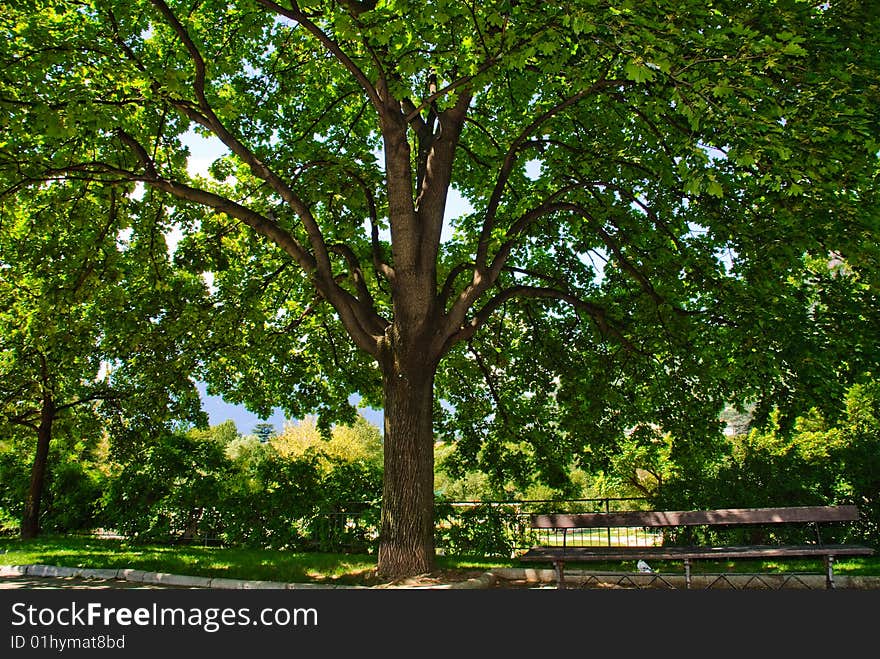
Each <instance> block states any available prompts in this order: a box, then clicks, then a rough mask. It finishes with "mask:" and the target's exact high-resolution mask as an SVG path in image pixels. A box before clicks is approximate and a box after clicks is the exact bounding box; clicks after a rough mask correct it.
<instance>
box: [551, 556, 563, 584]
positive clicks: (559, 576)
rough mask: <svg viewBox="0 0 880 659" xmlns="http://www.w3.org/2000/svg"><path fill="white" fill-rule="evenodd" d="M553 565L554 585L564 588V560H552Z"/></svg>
mask: <svg viewBox="0 0 880 659" xmlns="http://www.w3.org/2000/svg"><path fill="white" fill-rule="evenodd" d="M553 567H555V568H556V587H557V588H560V589H562V588H565V576H564V575H565V561H553Z"/></svg>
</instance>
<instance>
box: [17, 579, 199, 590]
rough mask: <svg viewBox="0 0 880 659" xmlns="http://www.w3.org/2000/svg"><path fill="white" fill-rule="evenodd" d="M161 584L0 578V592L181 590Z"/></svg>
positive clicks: (122, 580) (97, 580) (101, 580)
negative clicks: (40, 590)
mask: <svg viewBox="0 0 880 659" xmlns="http://www.w3.org/2000/svg"><path fill="white" fill-rule="evenodd" d="M182 587H183V586H167V585H163V584H149V583H138V582H136V581H126V580H124V579H80V578H77V577H27V576H16V577H0V590H15V589H54V590H57V589H76V590H116V589H120V588H123V589H126V590H130V589H164V590H167V589H168V588H182Z"/></svg>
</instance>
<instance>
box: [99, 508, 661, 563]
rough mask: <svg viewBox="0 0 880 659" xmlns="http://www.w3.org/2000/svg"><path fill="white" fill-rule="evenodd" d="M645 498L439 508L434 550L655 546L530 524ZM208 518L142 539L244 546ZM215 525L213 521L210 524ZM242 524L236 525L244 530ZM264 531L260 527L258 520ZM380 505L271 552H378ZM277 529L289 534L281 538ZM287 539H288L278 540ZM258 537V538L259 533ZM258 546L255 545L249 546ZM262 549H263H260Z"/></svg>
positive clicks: (505, 553)
mask: <svg viewBox="0 0 880 659" xmlns="http://www.w3.org/2000/svg"><path fill="white" fill-rule="evenodd" d="M645 503H646V502H645V499H643V498H637V497H603V498H594V499H565V500H560V499H552V500H551V499H543V500H516V501H445V500H437V501H436V502H435V515H434V518H435V534H434V544H435V548H436V549H437V552H438V553H439V554H446V555H461V556H484V557H512V556H514V555H516V554H517V553H518V552H520V551H522V550H524V549H527V548H529V547H531V546H533V545H535V544H556V543H558V544H560V545H561V544H567V545H569V546H576V545H578V544H606V545H617V544H636V543H645V544H648V543H650V542H652V538H651V537H650V536H649V535H648V534H646V533H645V531H644V530H641V529H594V530H588V529H570V530H568V531H567V532H565V531H563V530H558V531H557V530H554V529H540V530H536V529H532V528H530V524H529V517H530V516H531V515H533V514H539V513H550V512H565V513H577V512H613V511H622V510H638V509H641V508H644V506H645ZM215 512H216V511H205V513H206V514H205V515H204V517H203V520H204V521H205V522H206V523H204V524H199V525H198V526H197V527H196V530H191V529H188V530H186V531H185V532H180V533H168V534H167V535H166V534H161V535H158V536H157V535H155V534H149V535H147V536H144V538H143V539H145V540H149V541H150V542H158V543H162V544H181V543H185V544H191V545H202V546H239V545H241V544H243V543H240V542H236V541H235V540H234V539H233V538H234V537H235V536H236V535H237V534H234V533H233V534H227V533H226V531H225V529H224V520H223V516H222V515H216V514H213V513H215ZM208 520H210V521H208ZM241 521H242V520H238V523H239V525H240V523H241ZM253 521H254V525H255V526H258V525H259V521H258V520H253ZM379 524H380V511H379V504H378V503H372V502H371V503H365V502H351V504H348V505H344V506H340V507H339V508H337V509H335V510H332V511H319V512H316V513H314V514H312V515H311V516H309V517H307V518H297V519H290V520H285V521H284V523H283V524H281V525H273V526H274V528H273V535H272V539H271V542H266V543H265V544H266V547H267V548H269V547H273V546H274V547H288V548H295V549H297V550H300V551H321V552H334V553H335V552H349V553H373V552H375V551H376V549H377V548H378V542H379ZM279 526H282V527H285V528H287V529H288V531H287V532H281V531H280V529H279ZM279 534H280V535H281V536H284V535H286V536H288V537H279ZM96 535H101V536H104V537H114V538H120V537H122V536H120V535H119V534H118V533H117V532H116V531H115V530H112V529H101V530H100V532H98V533H96ZM254 535H255V536H259V535H260V532H259V531H256V530H255V533H254ZM248 544H249V545H250V546H254V543H248ZM260 544H262V543H259V542H257V543H256V545H257V546H259V545H260Z"/></svg>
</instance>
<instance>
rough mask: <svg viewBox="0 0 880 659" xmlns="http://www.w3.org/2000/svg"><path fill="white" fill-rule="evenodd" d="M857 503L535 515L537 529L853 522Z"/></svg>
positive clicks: (533, 519)
mask: <svg viewBox="0 0 880 659" xmlns="http://www.w3.org/2000/svg"><path fill="white" fill-rule="evenodd" d="M858 519H859V511H858V507H857V506H849V505H845V506H793V507H787V508H726V509H720V510H671V511H634V510H630V511H625V512H616V513H572V514H545V515H532V517H531V526H532V528H536V529H565V528H568V529H573V528H619V527H631V528H635V527H657V528H662V527H672V526H701V525H713V526H715V525H735V524H785V523H806V522H853V521H857V520H858Z"/></svg>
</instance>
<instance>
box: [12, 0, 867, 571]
mask: <svg viewBox="0 0 880 659" xmlns="http://www.w3.org/2000/svg"><path fill="white" fill-rule="evenodd" d="M0 20H2V21H3V23H2V25H3V27H2V28H0V29H2V36H3V39H2V45H0V57H2V62H3V65H4V66H3V71H2V73H0V104H2V108H3V111H4V113H6V115H7V121H6V122H5V123H6V126H7V130H6V133H5V134H4V136H3V138H2V145H0V149H2V155H0V167H2V168H3V172H4V176H6V177H7V178H9V179H11V180H14V183H13V184H12V188H11V192H20V191H22V190H26V189H30V187H32V186H35V185H40V184H41V182H44V181H47V180H55V179H62V178H63V179H88V180H90V181H98V182H101V183H103V184H106V185H115V186H119V188H120V189H122V190H125V191H127V192H128V193H132V192H134V191H136V190H137V188H136V187H135V186H139V185H142V186H144V188H145V190H146V193H145V194H147V195H149V196H151V197H150V198H152V196H153V195H155V198H156V199H159V198H161V199H163V200H166V201H165V202H163V203H167V204H168V205H169V206H170V207H172V208H173V211H172V212H170V213H168V214H166V215H164V216H162V217H161V218H160V219H159V220H158V221H157V226H158V227H160V228H162V229H163V230H166V231H170V230H171V229H172V228H173V227H176V228H177V229H178V230H180V231H181V232H182V234H183V237H182V239H181V241H180V243H179V244H178V245H177V248H176V251H175V253H174V258H175V261H176V263H177V264H178V265H179V266H181V267H182V268H185V269H188V270H189V271H191V272H193V273H196V274H200V275H201V274H203V273H210V275H209V276H207V277H206V281H205V285H204V286H203V287H202V290H201V291H200V292H199V293H198V295H195V296H192V297H191V298H190V299H192V300H195V298H201V300H200V301H199V303H200V304H201V303H205V304H210V305H212V309H211V320H212V324H211V330H210V332H211V333H210V336H209V337H208V338H209V340H208V343H207V347H204V345H203V347H204V349H205V350H206V354H210V357H211V358H210V359H205V360H204V374H203V375H204V377H205V378H206V379H207V381H208V382H209V383H210V384H211V385H212V386H213V387H215V388H216V390H218V391H220V392H222V393H223V394H224V395H225V396H227V397H228V398H230V399H231V400H233V401H246V402H247V403H249V405H250V406H251V407H252V408H253V409H254V410H256V411H263V412H267V411H268V410H269V409H270V408H271V406H273V405H278V404H280V405H281V406H283V407H284V408H285V410H286V411H287V412H288V414H289V415H290V416H292V417H295V418H302V417H303V416H304V414H305V413H306V412H309V411H315V410H316V411H318V412H319V413H320V414H321V419H322V423H323V424H324V427H325V428H326V427H328V424H329V423H330V421H331V420H333V419H340V420H348V421H350V420H351V419H352V418H353V417H352V415H353V410H352V409H351V407H350V405H349V404H348V399H349V396H350V395H351V394H353V393H360V394H362V395H363V396H364V397H365V400H366V402H368V403H371V404H374V405H376V406H380V405H381V406H383V407H384V409H385V434H384V444H385V446H384V448H385V450H384V459H385V468H384V474H385V486H384V493H383V506H384V509H383V526H382V541H381V543H380V550H379V568H380V571H381V572H383V573H384V574H388V575H403V574H412V573H417V572H423V571H425V570H426V569H429V568H430V566H431V562H432V560H433V548H432V544H431V535H432V524H431V517H432V506H433V491H432V487H431V479H432V473H433V465H432V460H433V451H432V444H433V438H434V418H435V414H434V407H435V404H436V402H437V401H438V400H440V399H447V400H449V401H451V402H452V404H453V408H454V409H455V410H456V413H457V414H458V421H457V423H456V426H457V428H458V432H459V434H460V435H461V437H460V438H459V439H460V441H461V442H462V445H463V448H464V452H465V453H466V454H469V455H471V456H474V457H475V458H476V456H477V455H478V453H480V451H483V452H484V460H486V461H487V462H491V463H495V464H502V465H503V464H504V462H505V461H507V460H509V459H510V456H516V455H522V456H523V457H524V459H527V460H531V461H533V462H535V463H538V464H540V465H544V466H546V471H547V472H548V477H554V475H553V474H552V472H553V465H559V464H563V463H564V458H565V457H566V456H571V455H572V454H573V453H575V452H576V451H577V450H578V447H579V446H582V445H583V444H584V443H589V442H591V441H593V439H595V438H594V437H592V436H591V434H592V433H586V434H584V433H585V431H586V430H587V429H589V428H590V427H591V424H594V423H595V428H597V429H598V432H599V435H600V437H599V439H601V434H602V432H603V429H604V428H608V429H610V428H612V427H615V428H616V427H620V425H621V423H622V422H624V423H625V422H626V420H627V419H628V418H631V416H632V414H629V415H627V414H624V413H622V412H621V410H627V409H629V410H635V411H636V412H638V413H639V414H646V415H650V416H655V417H656V416H658V414H659V416H660V417H662V419H663V420H664V421H665V423H667V424H678V425H679V426H681V427H684V426H690V427H694V421H693V419H694V418H695V417H696V416H698V414H697V413H700V414H701V415H702V416H703V417H706V416H708V415H707V412H708V411H709V410H712V411H713V412H714V411H717V410H718V409H720V404H721V402H722V401H723V400H724V399H725V398H726V397H729V396H730V395H731V392H733V391H734V390H735V389H736V390H738V395H740V396H749V395H752V396H761V395H762V394H770V395H771V396H775V395H776V393H777V392H778V391H779V390H780V386H782V385H781V384H780V383H782V384H787V385H790V386H791V387H793V388H795V389H796V388H798V387H801V388H804V387H806V388H808V387H809V380H810V378H807V379H802V378H798V377H793V376H792V375H791V373H790V368H791V367H792V366H795V365H797V366H800V367H804V368H807V369H808V370H809V371H810V372H811V373H817V374H818V373H830V371H829V370H828V368H826V366H829V367H830V364H829V365H826V364H825V358H824V352H823V351H822V350H821V348H822V347H823V346H826V345H827V343H828V342H829V341H831V342H833V341H832V340H833V339H839V338H840V337H833V336H829V335H828V334H827V333H825V332H820V334H821V337H819V338H818V339H817V340H816V341H815V342H814V343H813V345H815V351H813V352H810V353H809V354H806V353H805V352H804V351H802V350H800V349H799V348H793V349H792V347H791V343H789V341H796V340H797V339H798V338H799V336H798V334H799V333H800V334H803V332H800V331H791V329H789V330H785V331H783V332H782V333H780V334H777V330H778V329H779V326H780V324H781V325H786V324H789V323H790V322H792V321H791V320H790V319H791V318H797V319H798V320H797V322H802V321H803V322H807V323H812V322H814V320H815V314H816V308H817V307H816V305H815V304H813V303H812V302H811V301H810V300H809V299H808V298H809V296H806V295H804V293H803V289H802V287H801V286H800V283H799V282H802V281H804V279H805V275H806V273H807V271H808V268H809V264H811V263H812V264H815V263H816V262H819V263H821V262H825V263H827V262H828V261H829V260H831V259H839V260H840V262H841V263H843V264H845V266H846V270H845V272H844V273H842V274H841V276H845V277H847V278H848V279H847V281H848V282H856V283H855V284H853V285H852V286H853V287H855V288H856V289H858V290H859V291H860V295H862V296H863V301H867V302H868V303H870V304H874V305H875V301H876V292H877V284H878V280H877V274H876V273H877V269H876V266H877V256H878V254H877V247H876V244H877V243H876V240H874V239H875V238H876V236H877V232H878V214H877V199H876V192H875V187H874V184H875V182H876V175H877V164H878V159H877V154H878V150H880V149H878V147H880V144H878V138H877V136H878V134H880V131H878V130H877V129H878V107H880V103H878V100H880V98H878V96H880V87H878V71H880V66H878V52H880V49H878V45H880V44H878V38H877V37H878V29H877V28H878V17H877V15H876V12H874V11H871V10H870V9H869V8H868V7H867V6H866V4H865V3H861V2H856V1H849V0H842V1H839V2H833V1H832V2H824V3H818V2H810V1H805V0H758V1H749V0H746V1H739V2H716V3H700V2H690V1H689V2H684V3H682V2H674V3H673V2H658V3H649V4H645V3H635V2H630V1H629V0H624V1H622V2H615V1H609V0H580V1H578V2H574V3H552V2H533V1H531V0H526V1H512V0H495V1H492V2H489V3H482V4H480V5H479V6H478V5H476V4H475V3H470V2H467V1H452V0H437V1H431V2H419V3H413V2H409V1H408V0H382V1H375V0H363V1H361V0H341V1H340V2H329V1H324V0H305V1H302V2H297V1H295V0H294V1H291V2H285V3H281V2H275V1H274V0H238V1H236V2H219V1H216V0H206V1H204V2H196V3H189V2H183V1H178V0H135V1H127V2H120V1H118V0H83V1H78V2H45V1H44V0H28V1H20V2H16V3H15V5H14V6H13V7H12V9H11V10H10V11H9V12H7V13H6V15H5V16H4V17H3V18H2V19H0ZM192 131H195V133H197V134H199V135H202V136H206V137H211V138H212V139H215V140H216V141H217V142H218V143H219V144H222V145H223V148H224V149H225V155H224V156H222V157H220V158H219V159H217V160H216V162H214V163H213V165H212V166H211V169H210V175H209V176H200V175H195V174H193V173H191V172H190V171H189V170H188V169H187V158H188V151H187V147H186V139H187V135H188V134H190V133H191V132H192ZM453 191H454V192H456V193H457V194H458V195H460V196H461V197H462V199H463V200H465V201H466V203H467V208H465V209H464V210H463V211H462V212H455V213H453V212H451V207H450V204H449V200H450V194H451V192H453ZM866 239H867V240H866ZM191 293H192V291H190V292H189V294H191ZM189 294H188V295H189ZM828 299H830V298H828ZM851 300H852V298H851V297H847V301H848V302H849V301H851ZM873 308H876V306H874V307H872V309H873ZM835 313H836V312H835ZM841 313H843V312H841ZM830 316H834V313H832V312H829V317H830ZM834 317H835V319H836V321H844V322H847V323H848V322H849V321H850V320H855V321H856V322H855V325H854V326H853V329H854V330H856V331H860V328H861V326H862V325H865V324H866V319H867V317H868V316H867V314H866V312H865V310H864V308H863V306H862V305H861V304H855V306H852V307H850V308H849V310H848V311H847V312H846V313H843V315H838V316H834ZM832 325H833V326H836V325H834V323H832ZM866 331H867V330H866ZM860 345H865V346H867V345H868V342H867V341H861V340H860ZM875 360H876V355H871V354H862V355H860V356H859V357H858V359H854V360H853V369H852V370H854V371H855V370H858V369H859V368H862V367H870V366H871V364H872V363H873V361H875ZM687 401H696V402H695V403H693V402H692V403H688V404H685V405H682V404H681V403H683V402H685V403H687ZM440 414H441V412H440V410H438V411H437V418H438V420H439V419H440ZM527 419H531V422H530V423H525V424H524V423H523V420H527ZM566 424H568V428H566ZM703 425H705V424H703ZM462 429H463V430H462ZM692 434H695V435H696V434H698V432H696V431H694V432H693V433H692ZM496 439H497V441H496ZM487 440H488V441H487ZM596 441H598V440H596ZM558 476H559V474H556V477H558Z"/></svg>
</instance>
